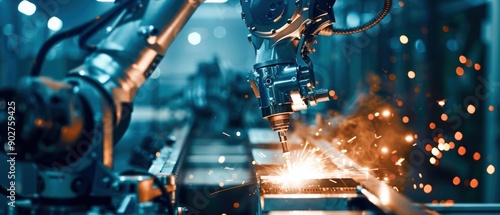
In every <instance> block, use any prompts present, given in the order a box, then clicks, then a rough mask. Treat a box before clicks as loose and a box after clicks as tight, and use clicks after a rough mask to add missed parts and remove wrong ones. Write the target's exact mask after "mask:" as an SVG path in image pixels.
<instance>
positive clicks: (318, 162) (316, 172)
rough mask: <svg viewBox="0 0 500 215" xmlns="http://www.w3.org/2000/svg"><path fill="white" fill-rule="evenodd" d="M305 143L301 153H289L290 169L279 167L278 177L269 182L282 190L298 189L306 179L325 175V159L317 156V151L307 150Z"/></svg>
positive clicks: (307, 143)
mask: <svg viewBox="0 0 500 215" xmlns="http://www.w3.org/2000/svg"><path fill="white" fill-rule="evenodd" d="M308 145H309V142H306V144H305V145H304V148H303V149H302V150H301V151H292V152H291V153H290V155H289V156H290V160H291V162H290V163H291V164H290V165H291V168H288V167H287V166H285V167H280V168H279V169H278V170H277V174H278V175H279V177H275V178H274V179H273V180H272V181H271V182H272V183H276V184H281V187H282V188H283V189H286V188H292V187H300V186H302V185H304V183H305V180H307V179H317V178H321V177H322V176H323V175H324V174H325V171H324V170H325V163H326V159H327V157H325V156H323V155H320V154H317V151H318V150H317V149H314V148H308Z"/></svg>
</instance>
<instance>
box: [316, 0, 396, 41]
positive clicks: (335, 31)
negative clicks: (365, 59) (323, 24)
mask: <svg viewBox="0 0 500 215" xmlns="http://www.w3.org/2000/svg"><path fill="white" fill-rule="evenodd" d="M391 7H392V0H384V8H383V9H382V11H380V13H379V14H378V16H376V17H374V18H373V19H371V20H370V21H368V22H367V23H365V24H363V25H360V26H357V27H352V28H345V29H342V28H333V29H325V31H326V32H325V33H326V34H328V35H333V34H336V35H345V34H356V33H359V32H363V31H366V30H368V29H370V28H371V27H373V26H375V25H376V24H378V23H379V22H380V21H382V19H383V18H384V17H385V16H387V14H388V13H389V11H391ZM322 33H323V32H322Z"/></svg>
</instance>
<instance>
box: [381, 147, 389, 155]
mask: <svg viewBox="0 0 500 215" xmlns="http://www.w3.org/2000/svg"><path fill="white" fill-rule="evenodd" d="M380 151H381V152H382V153H387V152H388V151H389V149H387V147H385V146H384V147H382V149H380Z"/></svg>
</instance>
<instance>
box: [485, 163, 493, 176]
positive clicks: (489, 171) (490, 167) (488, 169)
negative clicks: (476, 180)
mask: <svg viewBox="0 0 500 215" xmlns="http://www.w3.org/2000/svg"><path fill="white" fill-rule="evenodd" d="M486 172H487V173H488V174H490V175H491V174H493V173H495V166H493V165H491V164H490V165H488V167H487V168H486Z"/></svg>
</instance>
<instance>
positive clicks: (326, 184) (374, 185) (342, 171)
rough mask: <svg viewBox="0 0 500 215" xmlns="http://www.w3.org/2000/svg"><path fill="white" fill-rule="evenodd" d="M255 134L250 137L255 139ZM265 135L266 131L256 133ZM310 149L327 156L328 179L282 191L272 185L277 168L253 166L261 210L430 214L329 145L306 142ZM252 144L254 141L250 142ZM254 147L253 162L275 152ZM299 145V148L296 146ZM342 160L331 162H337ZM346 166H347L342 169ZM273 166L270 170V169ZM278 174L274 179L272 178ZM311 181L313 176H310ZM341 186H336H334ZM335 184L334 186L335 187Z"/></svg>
mask: <svg viewBox="0 0 500 215" xmlns="http://www.w3.org/2000/svg"><path fill="white" fill-rule="evenodd" d="M257 132H259V131H251V132H250V133H252V134H254V135H258V134H257ZM260 132H262V133H263V134H262V135H261V136H266V134H265V133H267V132H269V131H267V132H266V131H260ZM306 139H308V140H309V142H310V144H312V146H313V147H316V148H318V149H319V151H320V152H322V153H323V154H325V155H327V157H328V158H329V160H330V161H331V162H332V164H333V169H331V167H330V169H328V170H327V171H328V172H329V173H328V175H331V176H332V177H328V176H326V177H325V176H316V177H319V180H318V179H308V180H303V179H302V180H301V181H300V183H299V185H298V186H294V187H286V186H285V187H283V186H282V185H281V184H279V183H272V182H273V181H274V180H272V179H273V178H275V177H280V176H281V175H279V174H280V173H279V172H277V171H273V170H270V169H273V168H274V169H276V168H277V167H279V166H280V165H281V164H280V163H274V164H272V162H267V163H266V166H265V167H264V166H262V163H260V162H257V164H258V165H257V166H256V170H257V175H258V176H259V178H260V181H259V185H260V188H259V192H260V196H261V200H260V202H261V208H262V210H263V211H264V212H266V213H267V212H269V211H272V210H356V209H360V208H361V209H362V210H370V211H372V212H373V211H374V212H382V213H387V214H391V213H395V214H431V213H432V212H431V211H429V210H428V209H427V208H426V207H424V206H421V205H416V204H414V203H412V202H411V201H409V200H408V199H407V198H406V197H404V196H403V195H401V194H399V193H398V192H396V191H395V190H394V189H392V188H391V187H389V186H388V185H387V184H385V183H383V182H381V181H379V180H377V179H376V178H375V177H374V176H372V175H371V174H370V173H369V172H368V171H367V170H366V169H365V168H363V167H362V166H360V165H358V164H357V163H356V162H355V161H353V160H351V159H350V158H348V157H346V156H345V155H344V154H343V153H342V152H340V151H339V150H337V149H336V148H332V146H331V144H330V143H329V142H327V141H325V140H323V139H315V138H312V137H308V138H306ZM254 141H255V139H254ZM300 141H302V139H301V138H298V137H297V136H292V137H291V139H290V142H295V144H299V143H300ZM252 144H256V146H258V147H255V148H254V149H253V150H252V154H253V155H254V159H255V160H256V161H259V160H261V158H266V157H267V156H266V155H265V154H264V151H266V150H267V151H270V153H267V154H272V153H273V151H274V153H276V149H274V150H273V149H262V146H259V145H261V144H262V143H258V142H252ZM299 145H300V144H299ZM340 157H342V158H343V159H335V158H340ZM346 164H347V165H346ZM273 165H274V167H273ZM276 174H278V175H276ZM310 177H315V176H310ZM339 181H340V182H344V183H338V182H339ZM335 182H337V183H335Z"/></svg>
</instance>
